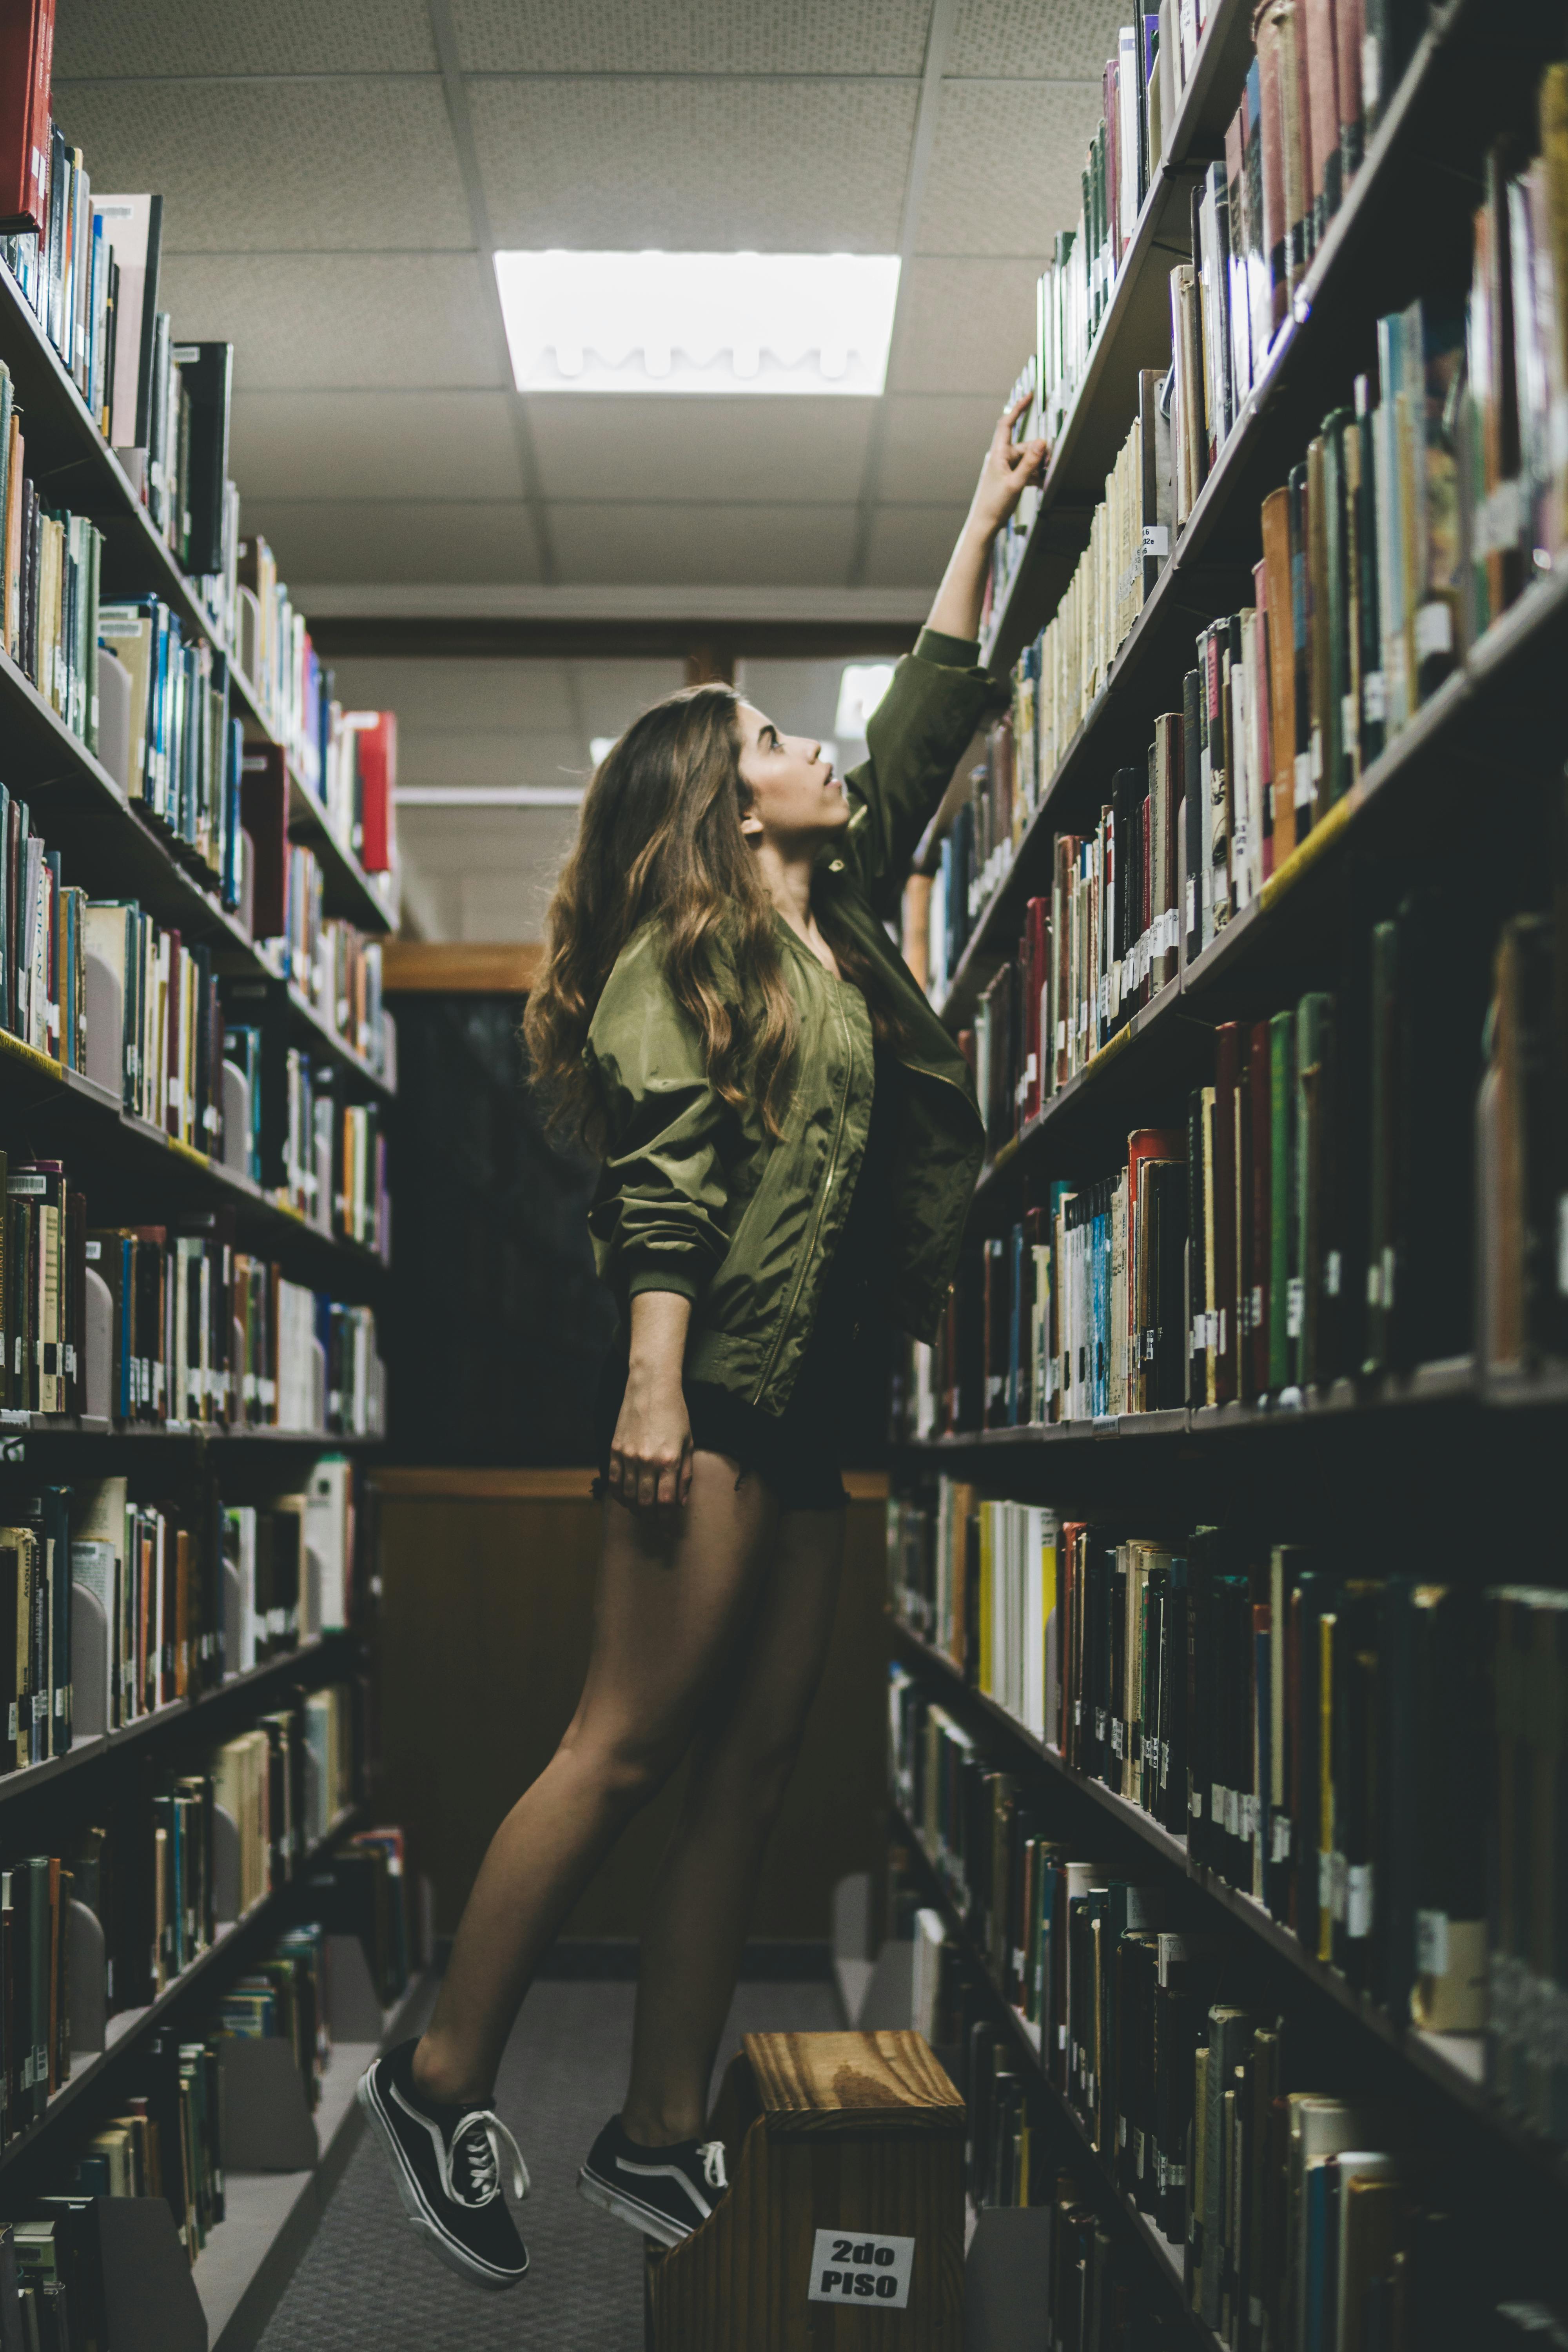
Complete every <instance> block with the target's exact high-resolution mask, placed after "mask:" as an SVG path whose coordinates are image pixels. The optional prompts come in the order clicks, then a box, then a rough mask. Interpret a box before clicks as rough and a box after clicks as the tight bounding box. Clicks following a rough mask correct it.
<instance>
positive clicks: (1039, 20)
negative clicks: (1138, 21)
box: [947, 0, 1130, 80]
mask: <svg viewBox="0 0 1568 2352" xmlns="http://www.w3.org/2000/svg"><path fill="white" fill-rule="evenodd" d="M1129 13H1130V12H1129V11H1128V9H1127V8H1126V6H1125V5H1123V0H1050V5H1049V6H1048V7H1045V8H1042V7H1041V5H1040V0H962V5H961V6H960V9H959V12H958V23H957V25H956V26H955V27H954V30H953V36H952V47H950V49H949V50H948V53H947V70H948V72H949V73H951V74H994V75H995V76H996V77H997V78H998V79H1009V78H1011V77H1013V76H1015V75H1020V74H1044V75H1051V76H1056V77H1068V76H1079V75H1084V76H1088V77H1090V78H1092V79H1095V80H1098V79H1100V72H1101V69H1102V68H1103V67H1104V64H1105V61H1106V59H1107V58H1113V57H1114V56H1115V55H1116V35H1117V31H1118V29H1119V27H1120V26H1122V25H1125V24H1126V23H1127V21H1128V17H1129Z"/></svg>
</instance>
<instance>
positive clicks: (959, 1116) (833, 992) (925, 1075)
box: [584, 629, 996, 1413]
mask: <svg viewBox="0 0 1568 2352" xmlns="http://www.w3.org/2000/svg"><path fill="white" fill-rule="evenodd" d="M977 650H978V649H977V647H976V646H974V645H973V644H972V643H966V642H965V641H963V639H960V638H956V637H949V636H943V635H939V634H937V633H936V632H935V631H932V630H930V629H927V630H924V631H922V632H921V637H920V641H919V643H918V644H917V646H916V647H915V650H914V652H913V653H912V654H911V655H909V656H906V657H905V658H904V659H903V660H902V661H900V663H899V665H898V667H897V669H896V670H895V672H894V675H893V679H892V683H891V685H890V686H889V688H888V691H887V694H886V696H885V697H884V698H883V700H882V702H881V705H880V706H879V709H877V711H876V712H875V713H874V714H873V716H872V718H871V719H870V721H869V724H868V730H867V734H868V742H867V751H868V758H867V759H866V761H864V762H863V764H862V765H861V766H859V767H858V768H856V769H854V770H852V771H851V772H850V773H849V774H848V775H847V777H846V779H845V785H846V790H847V797H848V801H849V806H850V812H851V814H850V819H849V823H848V825H847V827H846V829H845V831H844V832H843V833H842V834H840V835H838V836H837V839H836V840H835V841H834V842H833V843H832V844H830V845H828V846H827V847H826V849H825V851H824V853H823V856H822V860H821V863H820V865H819V866H818V869H817V874H816V885H815V887H816V892H817V894H818V896H819V899H821V898H826V899H827V900H829V901H830V903H831V904H832V907H833V911H834V913H835V914H836V916H837V918H838V919H839V920H840V921H841V922H843V923H844V924H845V926H846V928H847V929H849V930H850V931H851V932H852V933H853V935H854V937H855V938H856V940H857V941H858V943H859V945H860V946H861V947H862V948H863V949H864V950H865V951H866V953H867V955H868V958H870V959H871V960H872V961H873V962H874V963H875V965H876V967H877V968H878V969H879V972H880V975H881V977H882V980H883V982H884V985H885V987H886V991H887V995H888V998H889V1002H890V1003H893V1004H894V1005H895V1006H896V1007H897V1010H898V1013H899V1014H900V1019H901V1022H902V1024H903V1029H904V1033H905V1035H906V1037H907V1039H908V1040H909V1041H910V1042H909V1043H908V1044H907V1045H906V1046H905V1047H904V1049H903V1051H902V1052H901V1054H900V1061H901V1062H902V1064H903V1067H904V1070H905V1072H906V1073H907V1076H906V1079H905V1082H904V1084H903V1085H902V1086H901V1087H900V1103H899V1128H898V1133H897V1138H896V1143H897V1148H896V1150H895V1152H894V1153H893V1155H892V1159H893V1168H894V1177H893V1193H892V1199H891V1201H890V1202H889V1213H890V1219H891V1224H890V1232H889V1243H890V1248H889V1265H890V1267H891V1286H890V1306H891V1309H892V1312H893V1314H894V1316H895V1318H896V1319H897V1320H898V1322H899V1323H900V1325H901V1326H902V1328H905V1329H906V1330H908V1331H910V1332H911V1333H912V1334H913V1335H914V1336H915V1337H916V1338H917V1339H933V1338H934V1337H935V1334H936V1328H937V1324H938V1321H939V1319H940V1317H941V1313H942V1302H943V1300H944V1298H945V1297H946V1296H947V1292H948V1289H949V1286H951V1284H952V1276H953V1271H954V1268H955V1266H956V1264H957V1259H958V1250H959V1244H960V1241H961V1238H962V1235H963V1223H964V1218H965V1215H966V1213H967V1211H968V1208H969V1202H970V1197H971V1194H972V1193H973V1189H974V1181H975V1178H976V1177H977V1175H978V1174H979V1172H980V1167H981V1162H982V1160H983V1157H984V1128H983V1125H982V1122H981V1118H980V1113H979V1110H978V1108H976V1105H975V1100H974V1090H973V1082H972V1080H971V1077H970V1074H969V1069H968V1066H967V1064H966V1063H965V1061H964V1059H963V1055H962V1054H961V1053H960V1052H959V1050H958V1048H957V1046H956V1045H954V1043H953V1040H952V1037H950V1036H949V1034H948V1033H947V1031H946V1030H945V1029H944V1028H943V1027H942V1024H941V1022H940V1021H939V1020H938V1019H937V1017H936V1014H935V1013H933V1012H932V1010H931V1005H930V1004H929V1003H928V1002H927V1000H926V997H925V995H924V993H923V992H922V991H921V987H920V985H919V983H918V982H916V980H915V978H914V976H913V974H912V973H911V972H910V970H909V967H908V966H907V965H906V964H905V962H904V961H903V960H902V958H901V957H900V954H899V952H898V950H897V949H896V948H895V947H894V946H893V944H892V942H891V940H890V939H889V934H888V930H887V928H886V925H887V923H888V922H889V920H896V918H897V915H898V910H899V903H900V894H901V891H902V888H903V883H904V877H905V875H906V873H907V872H908V869H909V864H910V858H911V857H912V856H913V854H914V850H915V846H916V845H917V843H918V842H919V840H920V837H921V833H922V832H923V830H924V828H925V826H926V824H927V823H928V822H929V820H930V818H931V814H932V812H933V810H934V809H935V807H936V805H937V803H938V802H939V801H940V799H941V797H942V793H943V792H944V791H945V790H946V788H947V785H948V783H949V782H950V780H951V778H952V772H953V769H954V767H955V766H956V764H957V762H958V761H959V759H960V757H961V756H962V754H963V748H964V746H965V744H966V743H967V742H968V741H969V740H970V737H971V736H972V735H973V732H974V730H975V728H976V726H977V725H978V724H979V723H980V721H981V720H982V719H984V717H986V716H987V714H988V713H989V712H990V710H991V709H994V702H995V697H996V685H995V681H994V679H993V678H992V677H989V675H988V674H987V673H986V672H985V671H984V670H983V669H980V668H979V667H976V655H977ZM779 935H780V946H781V950H782V952H783V957H784V971H785V972H786V973H787V975H788V979H789V983H790V986H791V988H792V990H793V992H794V994H795V1004H796V1007H797V1011H798V1014H799V1024H800V1028H799V1042H798V1045H797V1046H796V1048H795V1057H794V1061H793V1063H792V1066H791V1088H790V1098H789V1105H788V1108H787V1110H786V1112H785V1114H784V1133H783V1135H782V1136H779V1137H777V1138H774V1137H772V1136H770V1135H769V1134H768V1133H767V1131H766V1129H765V1128H764V1126H763V1120H762V1117H761V1113H760V1111H759V1110H757V1109H756V1108H749V1109H747V1110H745V1111H741V1112H737V1111H736V1110H734V1109H732V1108H731V1107H730V1106H729V1105H727V1104H725V1103H723V1102H722V1101H721V1099H720V1097H719V1096H718V1095H717V1093H716V1092H715V1091H714V1089H713V1087H711V1086H710V1084H709V1081H708V1075H707V1070H706V1066H705V1064H704V1060H703V1055H702V1049H701V1044H700V1037H699V1034H698V1032H697V1030H696V1028H695V1026H694V1024H692V1023H691V1021H690V1020H689V1017H688V1016H687V1014H686V1013H684V1012H682V1010H681V1009H680V1007H679V1005H678V1004H677V1003H676V1001H675V999H674V996H673V994H672V992H671V991H670V988H669V986H668V981H667V979H666V977H665V972H664V963H663V950H662V941H661V939H660V935H659V931H658V925H657V923H647V924H645V925H644V926H643V927H642V929H640V930H638V931H637V932H636V933H635V934H634V935H633V937H632V938H631V939H630V940H628V941H627V942H626V947H625V948H624V949H623V950H622V951H621V954H620V955H619V957H618V958H617V959H616V964H615V968H614V970H613V971H611V973H610V977H609V979H608V981H607V982H605V990H604V993H603V995H602V996H601V997H600V999H599V1003H598V1005H597V1007H596V1008H595V1013H594V1018H593V1021H592V1024H590V1027H589V1032H588V1041H587V1044H586V1045H585V1046H584V1059H585V1061H586V1063H587V1065H588V1066H589V1068H590V1070H591V1071H592V1072H593V1074H594V1076H595V1081H596V1083H597V1087H598V1089H599V1095H600V1099H601V1102H602V1105H603V1108H604V1115H605V1133H606V1136H607V1138H608V1143H607V1150H606V1156H605V1162H604V1166H603V1170H602V1171H601V1175H600V1179H599V1182H598V1186H597V1189H596V1191H595V1195H594V1200H593V1203H592V1206H591V1208H590V1210H589V1214H588V1224H589V1230H590V1233H591V1234H592V1236H593V1242H594V1251H595V1259H596V1261H597V1264H598V1268H599V1272H600V1274H601V1275H602V1276H604V1277H605V1279H606V1280H607V1281H608V1282H609V1283H610V1284H611V1286H612V1287H613V1288H614V1289H615V1290H616V1294H617V1296H618V1297H619V1298H620V1300H621V1302H622V1306H623V1311H625V1310H626V1306H627V1304H628V1302H629V1301H630V1300H631V1299H632V1298H634V1297H636V1296H637V1293H638V1292H639V1291H643V1290H669V1291H676V1292H679V1294H680V1295H681V1296H683V1297H687V1298H689V1299H690V1300H691V1302H692V1316H691V1326H690V1331H689V1338H688V1341H687V1352H686V1370H687V1372H688V1374H689V1377H690V1378H692V1379H693V1380H700V1381H712V1382H715V1383H717V1385H719V1386H720V1387H721V1388H727V1389H729V1390H731V1391H733V1392H734V1393H735V1394H737V1395H739V1396H742V1397H743V1398H744V1399H745V1400H746V1401H747V1402H749V1403H752V1404H754V1405H757V1406H759V1407H761V1408H762V1409H763V1411H764V1412H773V1413H778V1412H783V1411H784V1406H785V1404H786V1403H787V1402H788V1401H789V1395H790V1391H791V1389H792V1387H793V1386H794V1382H795V1371H796V1369H797V1367H798V1365H799V1362H800V1359H801V1356H802V1354H803V1353H804V1351H805V1345H806V1342H807V1340H808V1339H809V1338H810V1336H811V1332H812V1328H813V1326H814V1324H815V1322H816V1309H817V1302H818V1299H819V1297H820V1296H821V1291H822V1283H823V1277H824V1275H825V1273H826V1268H827V1266H828V1265H829V1264H830V1262H831V1259H832V1256H833V1252H834V1248H835V1246H836V1244H837V1240H838V1236H839V1234H840V1233H841V1232H842V1230H843V1226H844V1221H845V1217H846V1214H847V1210H848V1206H849V1201H850V1197H851V1195H852V1193H853V1191H854V1186H855V1180H856V1177H857V1174H858V1171H859V1167H860V1161H861V1159H862V1156H863V1154H864V1152H865V1149H866V1139H867V1134H868V1129H869V1125H870V1114H871V1097H872V1092H873V1084H874V1076H873V1062H872V1039H871V1023H870V1017H869V1015H868V1012H867V1009H866V1003H865V999H864V998H863V997H862V996H861V994H860V992H859V990H858V989H857V988H854V987H851V986H849V985H848V984H847V983H846V982H841V981H838V980H836V979H835V978H834V977H833V975H832V973H831V972H828V971H825V970H824V968H823V966H822V965H821V964H820V963H819V962H818V961H817V960H816V957H815V956H814V955H813V954H812V953H811V951H810V950H809V949H808V948H806V947H805V945H804V943H803V942H802V941H801V940H799V939H798V938H797V937H796V935H795V932H794V931H793V930H792V929H790V927H789V925H788V924H787V923H786V922H784V919H783V917H782V916H781V917H780V918H779Z"/></svg>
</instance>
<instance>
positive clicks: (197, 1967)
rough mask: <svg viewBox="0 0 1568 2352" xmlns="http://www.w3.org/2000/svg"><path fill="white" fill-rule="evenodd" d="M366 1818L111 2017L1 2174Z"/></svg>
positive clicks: (272, 1917)
mask: <svg viewBox="0 0 1568 2352" xmlns="http://www.w3.org/2000/svg"><path fill="white" fill-rule="evenodd" d="M366 1818H367V1815H366V1811H365V1808H364V1807H363V1805H356V1806H351V1807H350V1809H349V1810H348V1811H346V1812H344V1813H342V1814H341V1815H340V1816H339V1818H338V1819H337V1821H336V1822H333V1824H332V1826H331V1829H330V1830H329V1831H328V1832H327V1834H326V1836H325V1837H324V1838H322V1839H321V1840H320V1841H319V1842H318V1843H317V1844H315V1845H314V1846H312V1847H311V1849H310V1853H308V1854H306V1855H305V1857H304V1859H303V1861H302V1862H301V1864H300V1868H299V1869H298V1870H297V1871H296V1872H295V1873H294V1874H293V1876H292V1877H291V1878H289V1879H286V1880H285V1882H284V1884H283V1885H281V1886H279V1887H275V1888H274V1889H273V1890H272V1892H271V1893H270V1894H268V1895H263V1896H262V1898H261V1900H260V1901H259V1902H258V1903H254V1904H252V1906H251V1907H250V1909H249V1910H248V1911H247V1912H246V1913H245V1915H244V1916H243V1917H242V1918H239V1919H236V1920H233V1921H231V1922H230V1923H229V1924H228V1925H227V1926H226V1927H222V1928H220V1930H219V1932H218V1934H217V1936H216V1937H215V1939H214V1941H213V1942H212V1943H211V1944H210V1945H209V1946H208V1948H207V1949H206V1950H205V1952H198V1953H197V1954H196V1957H195V1959H194V1960H192V1961H191V1963H190V1965H189V1966H188V1967H187V1968H184V1969H181V1971H180V1973H179V1975H178V1976H177V1977H176V1978H175V1979H174V1981H173V1983H172V1984H170V1985H168V1986H166V1987H165V1988H164V1990H163V1991H162V1992H161V1993H160V1994H159V1995H158V1998H157V2000H154V2001H151V2002H149V2004H148V2005H147V2007H146V2008H145V2009H137V2010H125V2011H121V2013H120V2015H119V2016H118V2017H112V2018H110V2021H109V2032H110V2037H111V2038H110V2042H109V2046H108V2048H107V2049H105V2050H101V2051H100V2052H99V2053H97V2054H96V2055H95V2056H92V2057H89V2059H87V2061H86V2062H85V2063H83V2064H81V2065H79V2066H73V2068H72V2070H71V2074H70V2076H69V2079H68V2081H66V2082H64V2083H62V2084H60V2087H59V2089H58V2091H57V2092H56V2093H55V2094H54V2096H53V2097H52V2098H51V2099H50V2101H49V2103H48V2105H47V2107H46V2108H45V2110H44V2112H43V2114H42V2115H41V2116H38V2117H37V2120H36V2121H35V2122H33V2123H30V2124H29V2125H27V2126H26V2129H25V2130H23V2131H20V2132H18V2133H17V2134H16V2137H15V2138H14V2139H12V2140H9V2141H8V2142H7V2143H6V2145H5V2147H4V2148H0V2171H4V2170H5V2168H7V2167H9V2166H11V2165H14V2164H16V2162H17V2160H18V2159H19V2158H22V2157H25V2156H29V2155H32V2154H33V2153H35V2152H36V2151H37V2147H38V2143H39V2141H40V2140H42V2139H43V2138H44V2137H45V2135H46V2134H47V2133H48V2132H50V2131H52V2130H53V2129H54V2128H55V2126H57V2125H58V2122H59V2120H60V2117H61V2116H63V2115H66V2114H67V2113H68V2112H69V2110H70V2109H71V2108H72V2107H74V2106H75V2105H77V2104H78V2102H79V2100H80V2099H81V2098H82V2097H83V2096H84V2095H85V2094H86V2093H87V2092H88V2091H89V2090H91V2089H92V2087H93V2086H94V2084H97V2083H98V2082H100V2080H101V2078H102V2077H103V2076H104V2075H105V2074H107V2073H108V2072H109V2070H110V2068H111V2067H113V2066H116V2065H118V2063H119V2062H120V2060H121V2058H123V2057H124V2056H125V2055H126V2053H127V2052H129V2051H132V2050H134V2049H135V2048H136V2047H137V2046H138V2044H139V2043H140V2042H142V2041H144V2040H145V2038H146V2036H147V2035H148V2034H149V2033H153V2032H156V2031H157V2030H158V2028H159V2027H160V2026H161V2025H163V2023H164V2022H165V2021H167V2019H168V2018H169V2016H170V2014H171V2013H172V2012H173V2011H175V2010H176V2009H178V2008H180V2007H181V2006H182V2005H183V2004H184V2001H185V2000H186V1998H187V1996H188V1995H189V1994H190V1993H192V1992H193V1991H194V1990H195V1989H196V1987H197V1986H198V1985H208V1986H210V1985H212V1984H214V1983H216V1980H217V1979H218V1977H219V1975H220V1973H221V1971H222V1970H223V1969H225V1968H226V1966H227V1965H228V1963H229V1961H230V1960H233V1959H237V1958H240V1957H241V1956H242V1955H246V1954H248V1953H249V1952H251V1951H252V1950H253V1949H254V1948H256V1946H257V1944H258V1942H259V1940H260V1937H259V1935H258V1930H259V1929H261V1928H263V1927H268V1926H272V1925H275V1924H276V1923H277V1922H278V1921H279V1919H280V1918H281V1917H282V1916H283V1915H284V1913H285V1911H286V1909H287V1906H288V1904H289V1896H290V1895H291V1894H292V1892H293V1890H294V1889H295V1888H296V1887H297V1886H298V1885H300V1882H301V1881H302V1880H303V1878H304V1877H305V1876H306V1874H307V1873H308V1872H309V1871H310V1869H311V1868H312V1867H313V1866H314V1865H315V1864H316V1863H318V1862H319V1861H321V1857H322V1856H323V1855H324V1854H326V1853H330V1851H331V1848H332V1847H333V1846H334V1845H335V1844H336V1843H337V1842H338V1840H339V1839H340V1838H341V1837H342V1836H344V1835H345V1834H346V1833H347V1832H349V1831H350V1830H352V1829H353V1828H356V1827H357V1826H358V1825H359V1824H360V1823H361V1822H363V1821H364V1820H365V1819H366Z"/></svg>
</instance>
